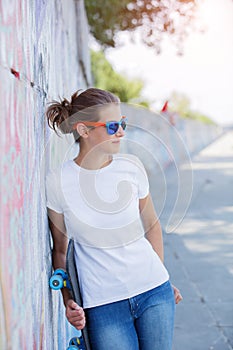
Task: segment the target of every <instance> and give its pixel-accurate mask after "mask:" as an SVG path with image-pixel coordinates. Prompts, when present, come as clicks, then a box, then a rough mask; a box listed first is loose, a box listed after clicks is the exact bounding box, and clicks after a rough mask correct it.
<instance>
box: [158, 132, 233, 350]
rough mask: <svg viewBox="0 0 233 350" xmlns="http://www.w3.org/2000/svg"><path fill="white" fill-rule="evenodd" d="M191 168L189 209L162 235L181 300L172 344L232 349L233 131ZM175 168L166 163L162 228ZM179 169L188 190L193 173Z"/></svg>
mask: <svg viewBox="0 0 233 350" xmlns="http://www.w3.org/2000/svg"><path fill="white" fill-rule="evenodd" d="M197 137H198V135H197ZM192 169H193V190H192V199H191V202H190V206H189V209H188V211H187V213H186V215H185V217H184V219H183V221H182V223H181V224H180V225H179V226H178V227H177V228H176V229H175V231H174V232H173V233H170V234H164V244H165V264H166V266H167V268H168V269H169V272H170V276H171V280H172V282H173V283H174V284H175V285H176V286H177V287H178V288H180V290H181V291H182V294H183V298H184V300H183V301H182V302H181V303H180V304H179V305H178V306H177V308H176V322H175V335H174V347H173V348H174V350H212V349H213V350H229V349H233V131H228V132H227V133H225V134H224V135H223V136H221V137H220V138H219V139H217V140H216V141H215V142H214V143H212V144H211V145H209V146H208V147H207V148H205V149H204V150H203V151H202V152H201V153H199V154H198V155H196V156H195V157H194V158H193V159H192ZM175 172H176V170H175V169H174V168H172V167H170V168H169V169H167V171H166V175H165V176H166V184H167V190H168V192H167V197H166V201H165V207H164V210H163V211H162V214H161V217H160V219H161V222H162V225H163V227H164V228H165V226H166V223H167V219H168V217H169V215H170V213H171V209H172V206H174V198H175V197H176V194H177V185H176V184H175V183H174V178H175V176H177V175H175ZM179 172H180V179H182V183H181V184H180V186H184V187H181V190H182V191H183V192H185V193H187V191H188V188H189V189H190V176H191V172H190V170H188V167H187V165H183V166H182V167H181V169H180V170H179ZM185 186H187V188H186V189H187V191H185ZM182 196H183V201H184V202H185V201H186V202H187V198H185V194H184V193H183V194H182ZM187 197H188V194H187ZM172 203H173V204H172ZM176 211H177V213H176V214H177V215H178V216H179V215H180V216H182V211H184V206H183V205H182V204H181V203H180V204H179V206H178V208H177V209H176ZM179 211H180V212H179ZM164 230H165V229H164Z"/></svg>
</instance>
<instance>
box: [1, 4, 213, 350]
mask: <svg viewBox="0 0 233 350" xmlns="http://www.w3.org/2000/svg"><path fill="white" fill-rule="evenodd" d="M87 37H88V26H87V21H86V16H85V11H84V5H83V0H66V1H63V0H57V1H49V0H43V1H41V0H20V1H14V0H12V1H4V0H0V76H1V79H0V92H1V93H0V105H1V130H0V165H1V176H0V188H1V199H0V205H1V210H0V225H1V235H0V350H11V349H20V350H32V349H33V350H37V349H40V350H61V349H65V348H66V346H67V345H68V339H69V337H71V335H74V334H75V331H74V329H73V328H72V327H71V326H69V325H68V323H67V322H66V320H65V317H64V308H63V305H62V300H61V297H60V293H57V292H54V291H53V292H52V291H51V290H50V289H49V287H48V280H49V277H50V275H51V241H50V236H49V230H48V223H47V216H46V207H45V202H44V195H45V194H44V184H43V180H44V177H45V174H46V173H47V171H48V169H49V168H50V167H54V166H56V165H57V164H58V163H59V162H60V161H61V160H64V157H67V158H69V157H71V154H72V152H74V154H75V153H76V152H77V149H76V148H75V147H76V146H75V145H74V143H73V139H72V138H70V137H63V138H58V137H55V136H54V134H53V133H52V132H50V130H49V129H48V126H47V124H46V121H45V117H44V112H45V106H46V103H47V102H48V101H51V100H53V99H58V97H59V96H60V97H69V96H70V95H71V94H72V93H73V92H74V91H75V90H77V89H79V88H85V87H87V86H89V85H91V77H90V63H89V54H88V47H87ZM123 113H125V114H127V116H128V117H129V121H130V123H129V124H131V126H130V125H129V133H128V135H129V136H128V139H127V138H126V143H125V150H126V151H127V152H133V153H137V151H138V152H139V153H140V155H141V158H143V160H145V163H146V167H147V169H148V172H149V175H150V177H151V176H153V174H154V171H155V170H156V169H161V168H165V167H166V166H167V164H169V163H170V162H171V161H172V159H173V160H174V159H175V160H176V161H178V162H180V161H181V160H183V159H184V156H185V155H186V153H187V152H186V151H185V152H184V150H185V149H186V148H187V149H188V150H189V152H190V153H193V152H194V151H197V150H199V149H200V148H201V147H203V146H204V145H205V144H207V143H208V142H210V141H211V140H212V139H213V138H214V137H216V135H217V134H218V130H217V129H216V128H206V129H205V127H204V126H203V125H202V126H201V125H197V124H191V123H178V124H177V126H176V128H172V127H171V126H170V124H168V123H167V122H166V120H165V119H164V120H162V119H158V116H156V115H155V114H153V113H152V114H151V113H149V112H148V111H147V112H145V111H142V110H139V109H131V107H130V106H125V105H124V106H123ZM145 113H146V114H145ZM156 118H157V119H156ZM142 121H143V122H142ZM177 130H178V131H179V133H180V134H181V135H182V137H183V140H185V143H183V141H182V140H181V139H180V137H179V136H178V134H177ZM196 135H198V138H197V137H196ZM194 136H195V137H194ZM184 145H185V147H184Z"/></svg>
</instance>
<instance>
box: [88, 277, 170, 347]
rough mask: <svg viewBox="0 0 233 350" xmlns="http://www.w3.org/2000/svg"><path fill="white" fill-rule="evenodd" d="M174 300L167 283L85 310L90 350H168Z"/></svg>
mask: <svg viewBox="0 0 233 350" xmlns="http://www.w3.org/2000/svg"><path fill="white" fill-rule="evenodd" d="M174 310H175V301H174V293H173V289H172V287H171V284H170V282H169V281H167V282H165V283H164V284H162V285H161V286H159V287H156V288H154V289H151V290H149V291H147V292H144V293H142V294H139V295H137V296H135V297H132V298H129V299H125V300H121V301H117V302H114V303H110V304H106V305H101V306H96V307H93V308H88V309H86V310H85V314H86V319H87V329H88V333H89V338H90V344H91V348H92V349H93V350H119V349H121V350H139V349H140V350H171V349H172V337H173V327H174Z"/></svg>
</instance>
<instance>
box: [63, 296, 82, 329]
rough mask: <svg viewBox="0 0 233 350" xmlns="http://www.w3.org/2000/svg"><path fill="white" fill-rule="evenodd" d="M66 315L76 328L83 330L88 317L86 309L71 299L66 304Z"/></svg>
mask: <svg viewBox="0 0 233 350" xmlns="http://www.w3.org/2000/svg"><path fill="white" fill-rule="evenodd" d="M66 317H67V320H68V321H69V323H70V324H72V326H74V327H75V328H76V329H78V330H81V329H83V328H84V327H85V324H86V319H85V313H84V310H83V308H82V307H81V306H79V305H78V304H77V303H75V302H74V300H72V299H69V300H68V302H67V304H66Z"/></svg>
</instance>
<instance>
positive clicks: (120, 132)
mask: <svg viewBox="0 0 233 350" xmlns="http://www.w3.org/2000/svg"><path fill="white" fill-rule="evenodd" d="M124 135H125V131H124V130H123V128H122V126H121V125H120V126H119V129H118V130H117V132H116V136H117V137H123V136H124Z"/></svg>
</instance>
